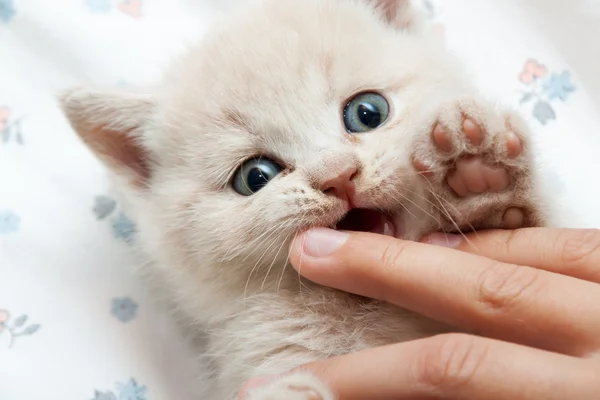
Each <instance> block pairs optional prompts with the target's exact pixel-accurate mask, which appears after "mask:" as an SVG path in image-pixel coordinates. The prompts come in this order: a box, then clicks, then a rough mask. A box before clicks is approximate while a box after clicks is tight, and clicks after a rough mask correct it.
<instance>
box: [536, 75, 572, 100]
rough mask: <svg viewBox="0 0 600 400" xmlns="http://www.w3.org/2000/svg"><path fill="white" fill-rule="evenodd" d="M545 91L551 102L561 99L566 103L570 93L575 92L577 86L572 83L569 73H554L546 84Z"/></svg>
mask: <svg viewBox="0 0 600 400" xmlns="http://www.w3.org/2000/svg"><path fill="white" fill-rule="evenodd" d="M544 91H545V92H546V95H547V96H548V99H549V100H555V99H561V100H562V101H566V100H567V97H569V94H570V93H573V92H574V91H575V86H574V85H573V83H572V82H571V74H570V73H569V71H563V72H562V73H560V74H557V73H553V74H552V76H551V77H550V78H549V79H548V80H547V81H546V82H544Z"/></svg>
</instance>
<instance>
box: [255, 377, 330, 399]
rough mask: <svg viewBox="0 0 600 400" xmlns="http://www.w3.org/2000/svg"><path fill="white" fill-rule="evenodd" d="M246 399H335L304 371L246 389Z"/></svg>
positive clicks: (321, 384) (317, 380)
mask: <svg viewBox="0 0 600 400" xmlns="http://www.w3.org/2000/svg"><path fill="white" fill-rule="evenodd" d="M245 399H247V400H335V397H334V396H333V394H331V393H330V391H329V390H328V389H327V387H325V385H324V384H323V383H322V382H321V381H320V380H319V379H317V378H316V377H314V376H313V375H311V374H308V373H306V372H296V373H292V374H290V375H286V376H284V377H281V378H279V379H276V380H274V381H272V382H271V383H269V384H267V385H265V386H261V387H259V388H257V389H255V390H253V389H252V388H250V389H248V390H247V397H246V398H245Z"/></svg>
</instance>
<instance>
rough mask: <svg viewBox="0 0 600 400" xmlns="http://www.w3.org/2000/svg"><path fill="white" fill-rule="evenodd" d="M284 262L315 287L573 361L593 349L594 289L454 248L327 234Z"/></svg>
mask: <svg viewBox="0 0 600 400" xmlns="http://www.w3.org/2000/svg"><path fill="white" fill-rule="evenodd" d="M344 235H345V236H344ZM340 237H344V238H345V239H344V240H343V241H341V240H340ZM336 238H337V239H336ZM334 243H337V244H338V248H337V249H335V248H333V247H331V245H332V244H334ZM328 246H330V247H328ZM290 260H291V262H292V265H294V267H295V268H296V269H297V270H298V271H299V272H300V274H301V275H303V276H305V277H306V278H308V279H310V280H312V281H314V282H316V283H319V284H321V285H325V286H329V287H333V288H337V289H340V290H343V291H346V292H350V293H356V294H359V295H362V296H366V297H371V298H375V299H380V300H384V301H387V302H390V303H392V304H395V305H398V306H400V307H404V308H407V309H409V310H412V311H415V312H417V313H419V314H422V315H425V316H427V317H430V318H433V319H435V320H438V321H442V322H445V323H447V324H450V325H452V326H456V327H460V328H461V329H465V330H467V331H470V332H473V333H477V334H481V335H483V336H487V337H494V338H499V339H502V340H508V341H512V342H517V343H523V344H527V345H530V346H535V347H540V348H544V349H549V350H553V351H558V352H564V353H566V354H572V355H583V354H587V352H589V351H592V350H595V349H597V346H598V345H600V343H599V341H600V319H599V318H598V315H600V287H599V286H598V285H597V284H595V283H591V282H587V281H583V280H578V279H574V278H571V277H568V276H563V275H559V274H553V273H549V272H546V271H542V270H537V269H534V268H530V267H521V266H517V265H513V264H504V263H501V262H498V261H494V260H491V259H488V258H485V257H481V256H477V255H473V254H468V253H464V252H460V251H456V250H453V249H448V248H443V247H437V248H436V247H432V246H429V245H426V244H422V243H415V242H408V241H402V240H398V239H394V238H391V237H388V236H382V235H375V234H369V233H357V232H355V233H349V234H348V233H343V232H337V231H333V230H328V229H315V230H310V231H308V232H306V233H304V234H302V235H299V237H298V238H297V239H296V241H295V242H294V244H293V245H292V249H291V252H290Z"/></svg>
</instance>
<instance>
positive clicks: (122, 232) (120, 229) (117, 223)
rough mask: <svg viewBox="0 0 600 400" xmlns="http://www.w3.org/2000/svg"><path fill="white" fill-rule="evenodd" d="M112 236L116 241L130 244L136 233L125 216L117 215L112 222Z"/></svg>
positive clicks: (134, 227)
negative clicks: (119, 240)
mask: <svg viewBox="0 0 600 400" xmlns="http://www.w3.org/2000/svg"><path fill="white" fill-rule="evenodd" d="M112 228H113V234H114V235H115V237H116V238H117V239H121V240H124V241H125V242H127V243H130V242H131V241H132V240H133V236H134V235H135V233H136V226H135V223H134V222H133V221H132V220H130V219H129V218H128V217H127V216H126V215H125V214H123V213H119V215H118V216H117V217H116V218H115V219H114V220H113V221H112Z"/></svg>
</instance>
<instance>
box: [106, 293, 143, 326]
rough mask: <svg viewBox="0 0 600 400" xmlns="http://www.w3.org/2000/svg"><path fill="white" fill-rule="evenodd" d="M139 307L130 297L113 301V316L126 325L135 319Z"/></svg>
mask: <svg viewBox="0 0 600 400" xmlns="http://www.w3.org/2000/svg"><path fill="white" fill-rule="evenodd" d="M137 309H138V305H137V303H136V302H134V301H133V300H131V299H130V298H129V297H123V298H120V299H113V301H112V309H111V314H112V315H113V316H114V317H115V318H116V319H118V320H119V321H121V322H123V323H125V322H129V321H131V320H132V319H134V318H135V316H136V314H137Z"/></svg>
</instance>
